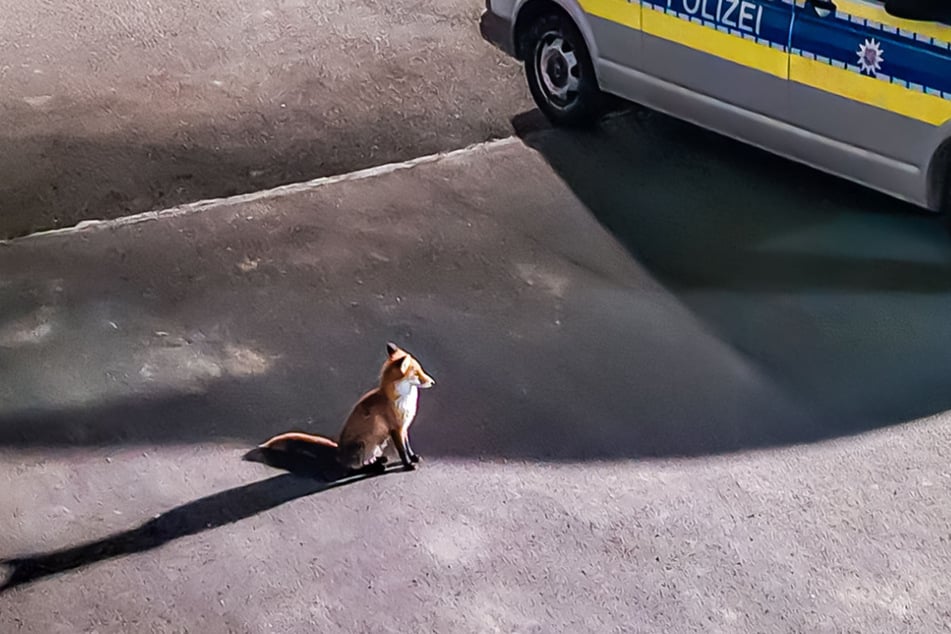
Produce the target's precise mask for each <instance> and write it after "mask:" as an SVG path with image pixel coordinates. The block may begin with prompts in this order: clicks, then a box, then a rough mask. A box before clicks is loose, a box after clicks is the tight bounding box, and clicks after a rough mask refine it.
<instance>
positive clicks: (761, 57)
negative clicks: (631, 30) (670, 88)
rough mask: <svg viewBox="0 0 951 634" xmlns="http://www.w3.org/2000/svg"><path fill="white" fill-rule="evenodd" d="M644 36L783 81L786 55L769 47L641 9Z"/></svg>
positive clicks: (649, 9) (651, 10) (662, 13)
mask: <svg viewBox="0 0 951 634" xmlns="http://www.w3.org/2000/svg"><path fill="white" fill-rule="evenodd" d="M641 28H642V29H643V31H644V33H649V34H651V35H656V36H657V37H660V38H663V39H665V40H669V41H671V42H677V43H678V44H683V45H684V46H689V47H690V48H692V49H695V50H698V51H703V52H704V53H710V54H711V55H716V56H717V57H722V58H723V59H728V60H730V61H731V62H736V63H737V64H742V65H743V66H748V67H750V68H755V69H756V70H761V71H763V72H766V73H769V74H771V75H776V76H777V77H781V78H783V79H786V77H787V74H786V72H787V65H788V57H789V56H788V55H787V54H786V52H785V51H780V50H777V49H775V48H773V47H771V46H769V45H768V44H760V43H758V42H754V41H752V40H746V39H743V38H742V37H740V36H738V35H730V34H728V33H723V32H722V31H717V30H716V29H713V28H710V27H708V26H702V25H700V24H696V23H694V22H689V21H687V20H682V19H680V18H678V17H676V16H673V15H669V14H666V13H664V12H663V11H657V10H655V9H651V8H650V7H644V15H643V16H641Z"/></svg>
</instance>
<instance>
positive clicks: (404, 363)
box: [400, 356, 410, 374]
mask: <svg viewBox="0 0 951 634" xmlns="http://www.w3.org/2000/svg"><path fill="white" fill-rule="evenodd" d="M409 366H410V362H409V356H405V357H403V361H402V362H401V363H400V372H402V373H403V374H406V373H407V372H408V371H409Z"/></svg>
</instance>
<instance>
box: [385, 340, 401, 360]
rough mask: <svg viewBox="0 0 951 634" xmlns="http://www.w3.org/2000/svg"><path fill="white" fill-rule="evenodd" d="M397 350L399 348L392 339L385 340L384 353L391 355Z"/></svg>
mask: <svg viewBox="0 0 951 634" xmlns="http://www.w3.org/2000/svg"><path fill="white" fill-rule="evenodd" d="M399 350H400V349H399V348H398V347H397V345H396V344H395V343H393V342H392V341H387V342H386V354H388V355H390V356H391V357H392V356H393V355H394V354H396V353H397V352H399Z"/></svg>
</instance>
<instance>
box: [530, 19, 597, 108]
mask: <svg viewBox="0 0 951 634" xmlns="http://www.w3.org/2000/svg"><path fill="white" fill-rule="evenodd" d="M524 37H525V39H524V40H523V46H524V48H523V49H522V50H523V51H525V75H526V77H527V78H528V87H529V90H530V91H531V93H532V98H533V99H534V100H535V104H536V105H537V106H538V109H539V110H541V111H542V113H544V115H545V116H546V117H547V118H548V120H549V121H551V122H552V124H554V125H557V126H572V127H578V126H590V125H593V124H594V123H596V122H597V120H598V119H599V118H600V116H601V115H602V114H603V112H604V107H605V99H604V94H603V93H602V92H601V89H600V88H598V80H597V78H596V77H595V74H594V65H593V64H592V63H591V56H590V54H589V53H588V49H587V47H586V46H585V43H584V38H582V37H581V33H580V32H579V31H578V28H577V27H576V26H575V25H574V23H572V21H571V20H570V19H569V18H568V17H567V16H565V15H563V14H560V13H548V14H544V15H541V16H539V17H538V18H536V19H535V21H534V22H533V23H532V24H531V25H530V26H529V28H528V30H527V31H526V33H525V35H524Z"/></svg>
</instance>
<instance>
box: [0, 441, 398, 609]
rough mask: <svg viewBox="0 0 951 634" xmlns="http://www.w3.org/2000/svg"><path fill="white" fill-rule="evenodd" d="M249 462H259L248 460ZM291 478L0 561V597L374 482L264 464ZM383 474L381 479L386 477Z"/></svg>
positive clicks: (302, 462) (296, 463) (290, 463)
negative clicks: (0, 572)
mask: <svg viewBox="0 0 951 634" xmlns="http://www.w3.org/2000/svg"><path fill="white" fill-rule="evenodd" d="M249 459H253V460H255V461H262V462H265V460H259V459H260V456H258V455H254V456H251V457H249ZM270 463H271V464H272V466H280V468H284V469H287V470H289V471H291V473H285V474H282V475H278V476H274V477H272V478H268V479H267V480H262V481H260V482H253V483H251V484H246V485H243V486H239V487H235V488H232V489H228V490H226V491H221V492H219V493H214V494H212V495H209V496H207V497H203V498H201V499H198V500H194V501H192V502H189V503H187V504H183V505H182V506H179V507H177V508H174V509H172V510H170V511H166V512H165V513H162V514H161V515H159V516H157V517H155V518H154V519H151V520H149V521H148V522H146V523H144V524H142V525H141V526H139V527H138V528H134V529H131V530H127V531H123V532H121V533H116V534H114V535H109V536H108V537H104V538H102V539H99V540H96V541H94V542H88V543H85V544H79V545H77V546H72V547H70V548H65V549H62V550H56V551H51V552H47V553H38V554H32V555H25V556H22V557H15V558H10V559H5V560H2V561H0V567H5V568H6V569H7V570H6V576H5V579H4V581H3V583H2V584H0V593H3V592H6V591H8V590H11V589H13V588H15V587H17V586H21V585H23V584H27V583H31V582H34V581H38V580H40V579H42V578H44V577H49V576H52V575H56V574H59V573H62V572H66V571H69V570H75V569H77V568H83V567H86V566H90V565H92V564H95V563H97V562H100V561H105V560H106V559H112V558H115V557H122V556H125V555H132V554H135V553H141V552H144V551H147V550H152V549H153V548H158V547H159V546H162V545H164V544H167V543H169V542H171V541H174V540H176V539H180V538H182V537H186V536H188V535H195V534H197V533H202V532H204V531H208V530H212V529H215V528H219V527H221V526H224V525H226V524H232V523H234V522H238V521H241V520H243V519H247V518H249V517H251V516H253V515H257V514H258V513H261V512H263V511H267V510H269V509H272V508H275V507H277V506H280V505H282V504H285V503H287V502H290V501H292V500H296V499H298V498H302V497H305V496H308V495H313V494H315V493H320V492H322V491H327V490H329V489H332V488H336V487H339V486H344V485H347V484H352V483H354V482H357V481H360V480H363V479H366V478H368V477H374V476H373V475H359V476H353V477H349V478H345V479H340V480H327V479H323V476H322V474H323V473H324V470H325V466H323V465H320V464H319V463H314V462H310V461H308V460H307V459H306V458H303V457H301V456H297V457H293V456H290V455H289V456H288V457H287V458H286V459H284V460H281V459H280V458H276V459H275V460H274V461H272V462H270ZM391 472H392V469H391V471H387V472H386V473H391Z"/></svg>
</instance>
